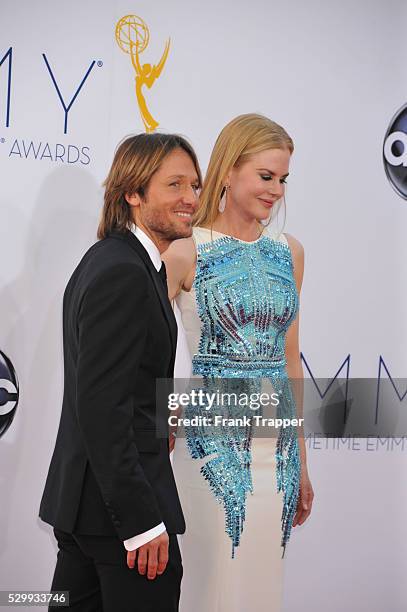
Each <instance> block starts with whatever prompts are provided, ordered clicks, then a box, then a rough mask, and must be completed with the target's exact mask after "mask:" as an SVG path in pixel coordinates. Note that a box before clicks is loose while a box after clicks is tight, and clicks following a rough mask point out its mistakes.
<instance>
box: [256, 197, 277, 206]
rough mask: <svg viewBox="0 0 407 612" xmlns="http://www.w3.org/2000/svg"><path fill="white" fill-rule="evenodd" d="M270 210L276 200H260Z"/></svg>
mask: <svg viewBox="0 0 407 612" xmlns="http://www.w3.org/2000/svg"><path fill="white" fill-rule="evenodd" d="M259 200H261V201H262V202H263V204H265V205H266V206H267V207H268V208H271V207H272V206H273V204H274V200H265V199H264V198H259Z"/></svg>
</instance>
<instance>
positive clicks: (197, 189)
mask: <svg viewBox="0 0 407 612" xmlns="http://www.w3.org/2000/svg"><path fill="white" fill-rule="evenodd" d="M192 189H193V190H194V191H195V193H198V191H199V189H200V187H199V185H192Z"/></svg>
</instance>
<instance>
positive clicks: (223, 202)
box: [218, 185, 229, 213]
mask: <svg viewBox="0 0 407 612" xmlns="http://www.w3.org/2000/svg"><path fill="white" fill-rule="evenodd" d="M228 189H229V185H225V186H224V188H223V189H222V196H221V198H220V202H219V206H218V208H219V212H220V213H223V212H225V208H226V194H227V191H228Z"/></svg>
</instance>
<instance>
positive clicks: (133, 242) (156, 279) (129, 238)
mask: <svg viewBox="0 0 407 612" xmlns="http://www.w3.org/2000/svg"><path fill="white" fill-rule="evenodd" d="M109 236H110V237H112V238H118V239H120V240H125V241H126V242H127V243H128V244H129V245H130V246H131V247H132V248H133V249H134V250H135V251H136V253H137V254H138V255H139V256H140V258H141V259H142V260H143V262H144V264H145V266H146V268H147V270H148V272H149V274H150V277H151V279H152V281H153V284H154V287H155V289H156V292H157V294H158V297H159V299H160V302H161V307H162V310H163V312H164V315H165V318H166V320H167V323H168V328H169V332H170V337H171V345H172V351H173V355H175V350H176V347H177V331H178V328H177V322H176V320H175V316H174V312H173V310H172V308H171V304H170V301H169V299H168V294H167V292H166V291H165V287H164V285H163V282H162V280H161V278H160V276H159V274H158V272H157V270H156V269H155V267H154V264H153V262H152V261H151V259H150V256H149V254H148V253H147V251H146V249H145V248H144V247H143V245H142V244H141V242H140V240H138V238H136V236H135V235H134V234H133V232H131V231H130V230H126V232H125V233H122V232H112V233H111V234H109Z"/></svg>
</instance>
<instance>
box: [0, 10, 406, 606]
mask: <svg viewBox="0 0 407 612" xmlns="http://www.w3.org/2000/svg"><path fill="white" fill-rule="evenodd" d="M127 14H135V15H138V16H140V17H142V19H144V21H145V22H146V23H147V25H148V26H149V29H150V44H149V46H148V47H147V49H146V50H145V51H144V53H143V55H142V56H141V59H142V60H143V61H144V62H151V63H156V62H158V60H159V58H160V57H161V54H162V52H163V49H164V45H165V41H166V40H167V39H168V37H171V47H170V52H169V56H168V60H167V63H166V65H165V68H164V70H163V72H162V74H161V76H160V78H159V79H158V80H157V81H156V83H155V84H154V85H153V87H152V88H151V90H146V91H145V97H146V100H147V105H148V107H149V109H150V111H151V113H152V114H153V116H154V117H155V118H156V119H157V120H158V121H159V123H160V129H162V130H164V131H171V132H180V133H182V134H184V135H186V136H187V137H188V138H189V139H190V140H191V142H192V143H193V145H194V146H195V148H196V150H197V152H198V155H199V157H200V160H201V163H202V167H203V169H205V168H206V165H207V161H208V158H209V155H210V151H211V147H212V146H213V144H214V141H215V138H216V136H217V134H218V133H219V131H220V129H221V128H222V127H223V126H224V125H225V124H226V123H227V122H228V121H229V120H230V119H231V118H233V117H234V116H236V115H237V114H240V113H243V112H261V113H264V114H266V115H268V116H269V117H271V118H272V119H274V120H276V121H277V122H279V123H281V124H282V125H283V126H284V127H285V128H286V129H287V131H288V132H289V133H290V135H291V136H292V137H293V139H294V142H295V147H296V149H295V153H294V156H293V160H292V165H291V175H290V178H289V185H288V193H287V207H288V208H287V213H288V220H287V227H286V230H287V231H289V232H290V233H292V234H294V235H295V236H296V237H298V238H299V239H300V240H301V242H302V243H303V244H304V248H305V255H306V268H305V277H304V286H303V295H302V307H301V308H302V310H301V350H302V352H303V354H304V356H305V357H306V359H307V362H308V363H309V364H310V366H311V368H312V371H313V373H314V375H315V376H318V377H323V376H325V377H331V376H333V375H334V374H335V372H336V371H337V369H338V367H339V366H340V364H341V363H342V362H343V360H344V359H345V357H346V356H347V355H348V354H350V355H351V375H352V376H366V377H372V378H374V377H375V376H377V371H378V362H379V356H380V355H382V356H383V358H384V359H385V361H386V364H387V365H388V367H389V369H390V371H391V374H392V375H393V376H394V377H397V376H398V377H406V371H407V356H406V350H405V347H406V342H407V322H406V321H407V319H406V316H405V313H406V309H407V295H406V290H405V280H404V279H405V277H406V271H407V264H406V263H405V262H406V261H407V242H406V241H405V239H404V237H405V228H406V223H407V203H406V202H405V201H404V200H403V199H402V198H401V197H400V196H398V195H397V194H396V193H395V191H394V190H393V189H392V188H391V187H390V185H389V182H388V180H387V178H386V176H385V172H384V169H383V162H382V145H383V138H384V135H385V132H386V129H387V127H388V124H389V122H390V120H391V118H392V116H393V114H394V113H395V112H396V111H397V109H398V108H400V107H401V106H403V104H405V103H406V102H407V77H406V74H405V70H404V67H405V62H404V61H403V58H404V47H405V45H404V40H405V23H406V17H407V10H406V8H405V4H404V3H403V1H402V0H393V1H392V2H388V1H386V2H385V1H384V0H381V1H379V0H369V1H368V0H359V2H356V3H355V2H351V1H350V0H344V1H342V2H333V1H325V2H323V1H322V0H321V1H320V0H311V1H309V2H302V1H301V0H291V1H290V2H285V3H282V2H277V0H252V1H251V2H250V3H247V2H243V1H242V0H233V1H232V0H224V1H221V2H215V1H214V0H207V1H206V2H205V3H204V2H198V1H197V0H173V1H172V2H164V1H163V0H158V1H156V2H155V3H153V2H151V1H147V0H138V1H134V0H132V2H124V1H122V0H117V1H116V2H113V1H112V0H98V1H96V0H88V1H87V2H78V1H72V2H69V3H56V2H52V1H51V0H49V1H45V0H38V1H37V2H35V3H33V2H29V1H28V0H20V1H19V2H15V1H14V0H3V1H2V3H1V7H0V61H1V59H2V58H3V56H5V54H6V53H7V51H8V50H9V48H10V47H11V48H12V80H11V98H10V117H9V126H8V127H6V101H7V87H8V62H9V59H8V57H6V58H5V60H4V62H3V64H2V66H0V179H1V183H0V184H1V188H0V262H1V266H0V350H1V351H3V352H4V353H5V354H6V355H8V357H9V358H10V359H11V360H12V362H13V364H14V366H15V368H16V371H17V374H18V376H19V380H20V387H21V397H20V405H19V408H18V411H17V414H16V417H15V419H14V422H13V424H12V426H11V427H10V429H9V430H8V431H7V432H6V434H5V435H4V436H3V437H2V438H1V440H0V500H1V503H0V587H1V588H2V589H37V590H39V589H48V588H49V586H50V582H51V577H52V572H53V567H54V563H55V552H56V550H55V544H54V541H53V537H52V534H51V530H50V529H49V528H48V526H46V525H44V524H42V523H41V522H40V521H39V520H38V519H37V512H38V506H39V501H40V497H41V493H42V487H43V484H44V479H45V476H46V472H47V469H48V464H49V460H50V456H51V452H52V449H53V445H54V441H55V435H56V430H57V425H58V421H59V414H60V408H61V399H62V346H61V300H62V293H63V289H64V286H65V284H66V282H67V280H68V278H69V276H70V274H71V272H72V270H73V268H74V267H75V265H76V263H77V262H78V260H79V258H80V257H81V255H82V253H83V252H84V251H85V250H86V249H87V248H88V246H89V245H90V244H91V243H92V242H93V241H94V240H95V232H96V226H97V220H98V216H99V211H100V207H101V202H102V194H103V190H102V188H101V183H102V181H103V179H104V178H105V176H106V174H107V171H108V169H109V166H110V163H111V160H112V156H113V151H114V148H115V146H116V144H117V142H118V141H119V140H120V139H121V138H122V137H123V136H125V135H127V134H129V133H134V132H139V131H142V130H143V124H142V121H141V118H140V114H139V110H138V106H137V103H136V97H135V91H134V71H133V68H132V66H131V63H130V57H129V55H126V54H125V53H123V51H121V50H120V48H119V47H118V45H117V44H116V41H115V36H114V33H115V25H116V23H117V21H118V20H119V19H120V18H121V17H123V16H124V15H127ZM43 54H45V56H46V60H47V62H48V64H49V66H50V68H51V70H52V72H53V74H54V78H55V81H56V83H57V85H58V88H59V90H60V93H61V96H62V99H63V100H64V102H65V105H66V106H68V104H69V102H70V101H71V99H72V97H73V95H74V94H75V92H76V90H77V88H78V86H79V84H80V83H81V81H82V79H83V77H84V75H85V73H86V71H87V70H88V68H89V67H90V66H91V64H92V62H93V61H95V62H96V63H95V64H94V65H93V67H92V69H91V71H90V73H89V75H88V77H87V79H86V81H85V83H84V84H83V87H82V89H81V90H80V92H79V94H78V96H77V97H76V99H75V100H74V102H73V104H72V107H71V108H70V110H69V112H68V129H67V133H66V134H65V133H64V117H65V113H64V110H63V107H62V104H61V100H60V99H59V97H58V93H57V89H56V87H55V85H54V84H53V82H52V80H51V75H50V73H49V71H48V68H47V66H46V62H45V59H44V57H43ZM98 64H100V65H98ZM30 142H32V143H33V144H32V147H31V149H30V151H29V152H28V148H29V146H30ZM47 145H48V146H47ZM69 145H70V148H69ZM37 151H38V153H37V158H36V159H35V155H34V152H37ZM63 151H64V153H63V154H62V152H63ZM56 154H57V155H59V158H58V159H55V157H56ZM68 156H69V157H68ZM77 158H78V159H77ZM406 451H407V444H405V445H402V444H400V445H398V446H395V447H393V449H392V448H391V446H389V447H387V446H386V445H383V444H380V443H379V444H377V445H375V444H373V445H372V444H370V445H368V444H367V443H366V441H363V440H361V441H359V442H358V443H357V444H355V445H354V447H353V448H352V447H350V448H348V447H346V446H344V445H341V447H340V448H339V449H334V448H332V447H330V448H327V449H326V448H324V444H322V443H318V442H317V441H316V442H315V443H313V442H312V441H309V444H308V456H309V464H310V466H309V467H310V473H311V477H312V480H313V485H314V489H315V494H316V497H315V504H314V511H313V514H312V516H311V518H310V519H309V521H308V522H307V523H306V524H305V525H304V526H302V527H300V528H296V529H295V530H294V533H293V537H292V540H291V542H290V545H289V547H288V550H287V563H286V582H285V608H284V609H285V612H294V610H300V609H301V610H310V611H311V610H312V611H313V612H325V610H326V609H328V607H329V609H330V610H331V611H332V612H342V610H352V611H353V610H355V611H357V612H364V611H369V612H382V611H383V610H390V611H391V612H401V611H402V610H404V609H405V607H406V603H407V595H406V589H405V584H404V583H405V575H406V570H407V563H406V558H407V544H406V542H407V529H406V526H405V521H404V520H403V519H404V516H405V515H406V510H407V494H406V476H405V469H406V464H407V461H406V455H407V453H406ZM208 612H209V611H208Z"/></svg>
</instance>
